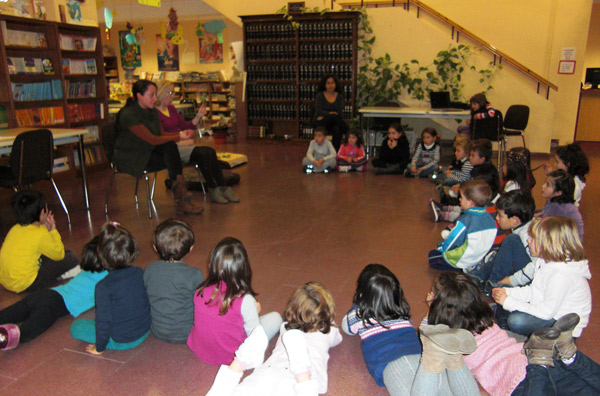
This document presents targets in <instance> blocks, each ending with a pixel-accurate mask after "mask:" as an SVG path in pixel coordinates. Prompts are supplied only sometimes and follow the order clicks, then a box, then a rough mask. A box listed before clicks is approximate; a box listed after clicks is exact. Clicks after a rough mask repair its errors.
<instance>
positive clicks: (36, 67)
mask: <svg viewBox="0 0 600 396" xmlns="http://www.w3.org/2000/svg"><path fill="white" fill-rule="evenodd" d="M6 64H7V66H8V73H9V74H42V73H43V74H54V66H53V65H52V60H51V59H49V58H33V57H8V58H7V59H6Z"/></svg>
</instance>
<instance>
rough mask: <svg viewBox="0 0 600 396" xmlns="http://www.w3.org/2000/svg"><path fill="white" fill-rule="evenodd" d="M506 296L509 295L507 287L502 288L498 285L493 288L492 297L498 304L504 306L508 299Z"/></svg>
mask: <svg viewBox="0 0 600 396" xmlns="http://www.w3.org/2000/svg"><path fill="white" fill-rule="evenodd" d="M506 297H508V294H507V293H506V289H504V288H502V287H496V288H495V289H493V290H492V298H493V299H494V301H496V302H497V303H498V304H500V305H502V306H504V301H506Z"/></svg>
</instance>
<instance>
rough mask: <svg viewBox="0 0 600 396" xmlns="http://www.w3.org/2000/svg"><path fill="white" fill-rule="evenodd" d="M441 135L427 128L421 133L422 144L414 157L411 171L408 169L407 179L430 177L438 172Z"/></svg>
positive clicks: (405, 174)
mask: <svg viewBox="0 0 600 396" xmlns="http://www.w3.org/2000/svg"><path fill="white" fill-rule="evenodd" d="M438 140H439V135H438V133H437V131H436V130H435V129H434V128H425V129H423V132H421V143H419V144H417V149H416V150H415V154H414V155H413V157H412V161H411V163H410V169H409V168H406V170H405V171H404V176H406V177H411V176H414V177H429V176H431V175H433V172H435V171H437V170H438V168H439V164H440V145H439V143H438Z"/></svg>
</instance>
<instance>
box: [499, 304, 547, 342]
mask: <svg viewBox="0 0 600 396" xmlns="http://www.w3.org/2000/svg"><path fill="white" fill-rule="evenodd" d="M494 316H495V317H496V319H497V320H498V326H500V328H502V329H504V330H510V331H512V332H513V333H517V334H521V335H524V336H529V335H530V334H531V333H532V332H533V331H534V330H537V329H541V328H543V327H551V326H552V325H553V324H554V322H556V320H555V319H552V318H551V319H540V318H538V317H537V316H533V315H530V314H528V313H525V312H520V311H513V312H509V311H507V310H505V309H504V308H502V307H501V306H500V305H497V306H496V310H495V312H494Z"/></svg>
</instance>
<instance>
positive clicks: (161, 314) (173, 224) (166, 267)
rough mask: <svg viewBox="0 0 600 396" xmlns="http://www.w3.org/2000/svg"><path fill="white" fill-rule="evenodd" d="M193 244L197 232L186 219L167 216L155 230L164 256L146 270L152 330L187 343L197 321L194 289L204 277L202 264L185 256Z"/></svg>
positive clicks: (156, 242) (156, 246)
mask: <svg viewBox="0 0 600 396" xmlns="http://www.w3.org/2000/svg"><path fill="white" fill-rule="evenodd" d="M193 247H194V232H193V231H192V228H191V227H190V225H189V224H188V223H186V222H185V221H183V220H177V219H167V220H165V221H163V222H162V223H160V224H159V225H158V227H156V230H154V250H156V252H157V253H158V255H159V256H160V258H161V260H160V261H155V262H153V263H151V264H150V265H149V266H148V267H147V268H146V271H144V285H145V286H146V291H147V293H148V300H150V311H151V313H152V334H154V336H155V337H156V338H158V339H159V340H162V341H166V342H170V343H174V344H185V342H186V341H187V338H188V335H189V334H190V330H191V329H192V326H193V324H194V293H195V291H196V289H197V288H198V286H199V285H200V284H201V283H202V281H203V280H204V277H203V276H202V271H200V269H199V268H194V267H190V266H188V265H187V264H186V263H184V262H183V261H182V260H183V258H184V257H185V256H186V255H187V254H188V253H189V252H190V251H191V250H192V248H193Z"/></svg>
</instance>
